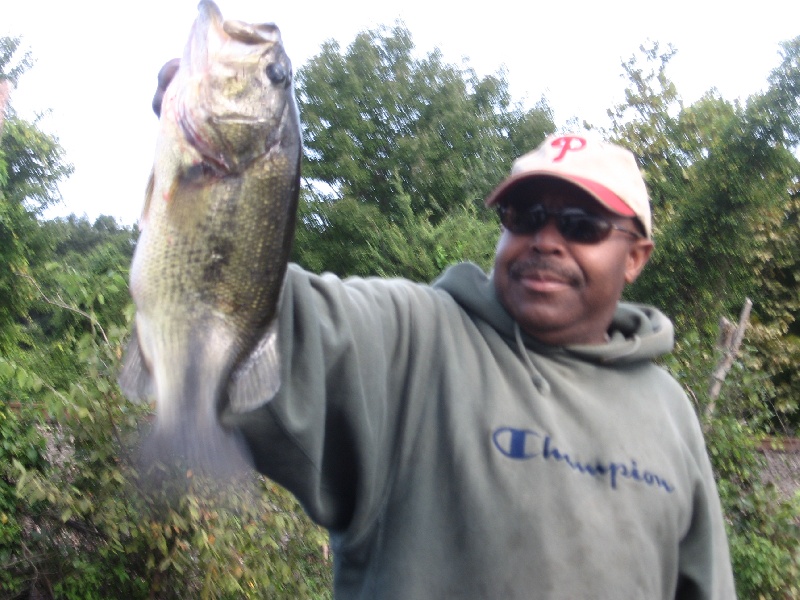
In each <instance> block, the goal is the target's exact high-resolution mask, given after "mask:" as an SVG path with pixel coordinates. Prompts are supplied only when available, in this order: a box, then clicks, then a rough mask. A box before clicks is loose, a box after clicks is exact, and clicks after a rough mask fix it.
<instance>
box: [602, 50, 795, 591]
mask: <svg viewBox="0 0 800 600" xmlns="http://www.w3.org/2000/svg"><path fill="white" fill-rule="evenodd" d="M798 42H800V38H798V39H796V40H794V41H792V42H788V43H786V44H784V46H783V48H784V60H783V62H782V64H781V65H780V66H779V67H778V68H777V69H776V70H775V71H774V72H773V73H772V75H771V76H770V79H769V82H770V87H769V89H768V90H767V91H766V92H764V93H760V94H756V95H754V96H752V97H751V98H749V99H748V100H747V102H746V103H744V104H741V103H739V102H733V103H731V102H728V101H726V100H724V99H722V98H721V97H719V95H718V94H717V93H716V92H714V91H713V90H712V91H710V92H708V93H707V94H706V95H705V96H704V97H703V98H701V99H700V100H699V101H697V102H696V103H694V104H693V105H691V106H688V107H687V106H684V105H683V103H682V102H681V100H680V97H679V96H678V93H677V90H676V88H675V86H674V85H673V84H672V83H671V82H670V81H669V79H668V78H667V76H666V67H667V64H668V62H669V60H670V58H671V57H672V56H673V55H674V50H673V49H672V48H670V49H669V50H668V51H666V52H664V53H662V52H660V51H659V48H658V46H657V45H653V46H651V47H649V48H642V58H643V59H644V62H645V64H644V65H642V64H641V60H640V58H638V57H634V58H633V59H631V61H629V62H627V63H625V64H624V65H623V68H624V69H625V72H626V73H627V75H628V79H629V82H630V87H629V88H628V90H627V91H626V103H625V104H623V105H621V106H618V107H616V109H615V110H614V111H610V114H611V116H612V117H613V119H614V121H613V127H612V133H613V136H614V137H615V138H616V139H617V140H618V141H619V142H620V143H622V144H624V145H628V146H629V147H630V148H631V149H632V150H633V151H634V152H635V153H636V154H637V155H638V156H639V157H640V160H641V165H642V168H643V170H644V172H645V177H646V179H647V181H648V184H649V188H650V191H651V194H652V199H653V212H654V221H655V224H656V229H655V241H656V253H655V254H654V256H653V260H652V261H651V262H652V264H651V265H649V266H648V268H647V269H646V270H645V272H644V273H643V275H642V277H641V278H640V280H639V281H638V282H637V284H636V286H635V287H634V288H633V289H632V290H631V292H630V294H631V297H632V298H634V299H637V300H641V301H644V302H648V303H652V304H655V305H657V306H664V307H669V309H670V312H671V316H673V317H674V318H675V321H676V325H677V331H678V332H679V343H678V346H677V349H676V352H675V354H674V356H673V357H671V358H670V359H669V360H668V361H667V364H668V366H669V367H670V369H671V371H672V372H673V374H675V375H676V377H677V378H678V379H679V380H680V381H681V382H682V383H683V384H684V386H685V387H686V388H687V389H688V390H689V392H690V395H691V397H692V398H693V399H694V400H695V402H696V406H697V409H698V411H699V412H700V414H701V415H703V416H704V420H705V422H704V425H705V428H706V430H707V442H708V446H709V450H710V452H711V457H712V461H713V463H714V466H715V469H716V472H717V476H718V479H719V489H720V494H721V497H722V501H723V505H724V509H725V513H726V517H727V521H728V524H729V534H730V541H731V551H732V558H733V562H734V566H735V572H736V577H737V586H738V589H739V593H740V594H741V595H742V597H759V598H776V599H777V598H784V597H787V594H788V595H789V596H791V597H794V595H796V594H798V593H800V536H798V528H797V521H796V520H797V518H798V514H800V507H799V506H798V504H797V502H796V501H795V502H793V501H787V500H785V499H783V498H781V497H780V496H779V495H778V494H777V492H776V490H775V489H773V488H772V487H770V486H766V485H764V484H763V482H762V480H761V473H762V464H761V457H760V455H759V454H758V453H757V451H756V443H757V440H758V439H759V436H761V435H763V434H764V433H765V432H766V431H770V430H771V427H773V426H774V425H775V423H776V417H777V416H779V414H778V413H776V410H775V408H776V407H778V408H780V409H781V410H784V411H791V410H796V409H797V406H798V401H800V397H799V396H798V395H797V390H796V388H795V390H794V391H793V390H791V389H790V388H791V387H792V386H793V385H795V384H796V373H797V357H798V352H797V338H796V337H794V336H793V332H794V331H796V327H797V318H798V316H800V315H799V314H798V311H797V298H798V283H799V282H800V271H798V269H797V267H798V263H797V259H796V257H795V254H796V248H797V243H798V220H797V217H798V212H797V206H798V205H797V183H798V179H797V173H799V172H800V164H799V163H798V161H797V159H796V157H795V155H794V153H793V152H794V151H795V150H796V148H797V143H798V139H799V138H798V132H797V124H798V123H800V119H798V116H800V111H798V95H797V92H798V90H800V85H798V83H799V82H800V60H799V58H800V54H798V49H800V45H799V44H798ZM790 248H794V250H789V249H790ZM745 296H750V297H751V298H753V300H754V302H755V304H754V309H753V321H754V327H753V328H752V329H751V336H750V340H749V342H750V346H749V347H748V348H747V349H746V352H745V354H744V356H743V357H742V359H741V360H740V361H739V362H738V363H737V364H736V365H735V369H734V370H733V371H732V373H731V374H730V375H729V381H726V386H725V387H724V388H723V390H724V392H723V395H722V397H721V398H720V399H719V400H718V401H717V402H715V403H714V405H713V407H714V408H713V410H712V405H711V404H710V402H711V399H710V398H709V397H708V393H707V390H708V384H709V376H710V374H711V372H712V369H713V367H714V364H715V361H716V360H717V359H718V356H717V355H716V353H715V351H714V348H713V340H714V339H715V337H716V323H717V320H718V319H719V317H720V316H721V315H726V314H729V313H733V314H736V313H738V308H739V307H740V306H741V304H742V303H743V302H744V298H745ZM779 388H780V390H781V391H780V392H779V391H778V390H779ZM779 393H783V394H786V395H785V396H783V397H782V398H779V397H778V394H779Z"/></svg>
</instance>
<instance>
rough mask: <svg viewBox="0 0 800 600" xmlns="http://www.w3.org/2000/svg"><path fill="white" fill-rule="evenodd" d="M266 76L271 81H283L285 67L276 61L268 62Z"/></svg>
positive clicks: (284, 79)
mask: <svg viewBox="0 0 800 600" xmlns="http://www.w3.org/2000/svg"><path fill="white" fill-rule="evenodd" d="M266 72H267V77H269V80H270V81H271V82H272V83H276V84H277V83H283V82H284V81H286V78H287V73H286V69H285V68H284V67H283V66H282V65H280V64H278V63H270V64H268V65H267V69H266Z"/></svg>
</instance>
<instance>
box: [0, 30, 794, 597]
mask: <svg viewBox="0 0 800 600" xmlns="http://www.w3.org/2000/svg"><path fill="white" fill-rule="evenodd" d="M18 47H19V41H18V40H15V39H10V38H0V79H7V80H9V81H12V82H15V81H16V80H17V79H18V78H19V77H20V76H21V75H23V73H24V71H25V69H27V68H28V67H29V65H30V57H29V56H28V55H24V56H23V57H22V58H16V57H17V56H18ZM674 53H675V50H674V49H673V48H671V47H668V48H667V49H666V50H662V49H660V48H659V46H658V45H651V46H649V47H643V48H642V51H641V53H640V55H638V56H634V57H633V58H631V60H630V61H628V62H626V63H625V64H624V65H623V70H624V72H625V74H626V75H627V78H628V89H627V90H626V96H625V102H624V103H623V104H621V105H620V106H617V107H614V109H613V110H612V111H610V114H611V116H612V119H613V121H612V127H611V129H610V131H609V132H607V133H608V136H609V137H611V138H613V139H615V140H617V141H618V142H620V143H622V144H623V145H626V146H628V147H629V148H631V149H632V150H633V151H634V152H635V153H636V154H637V155H638V156H639V158H640V160H641V165H642V168H643V170H644V172H645V176H646V179H647V183H648V187H649V189H650V192H651V197H652V201H653V211H654V223H655V227H656V229H655V241H656V246H657V250H656V253H655V255H654V257H653V259H652V263H651V264H650V265H649V266H648V268H647V269H646V270H645V271H644V273H643V275H642V276H641V277H640V279H639V281H638V282H637V284H636V286H635V287H634V288H633V289H631V290H630V292H629V296H630V298H631V299H635V300H640V301H644V302H647V303H650V304H654V305H656V306H661V307H665V308H667V309H668V310H669V312H670V315H671V316H672V317H674V319H675V321H676V324H677V331H678V343H677V348H676V352H675V353H674V354H673V355H672V356H671V357H669V358H667V359H666V360H665V365H666V366H667V367H668V368H669V369H670V371H671V372H672V373H673V374H674V375H675V376H676V378H677V379H678V380H679V381H680V382H681V383H682V384H683V385H684V386H685V388H686V389H687V390H688V392H689V395H690V397H691V398H692V399H693V401H694V402H695V404H696V407H697V410H698V412H699V413H700V414H701V415H702V416H703V424H704V427H705V428H706V431H707V442H708V447H709V452H710V454H711V457H712V461H713V463H714V467H715V469H716V472H717V475H718V480H719V489H720V494H721V497H722V500H723V504H724V509H725V516H726V522H727V524H728V531H729V536H730V541H731V549H732V558H733V561H734V566H735V573H736V578H737V587H738V590H739V595H740V597H742V598H745V597H747V598H750V597H752V598H765V599H772V598H775V599H778V598H785V597H787V595H788V596H793V595H794V596H797V595H800V566H798V565H800V562H799V561H800V535H798V522H800V507H798V503H797V501H796V500H794V501H793V500H791V499H786V498H784V497H782V496H780V495H779V494H778V493H777V491H776V490H775V489H774V487H772V486H770V485H767V484H764V482H763V481H762V479H761V473H762V463H761V460H760V454H759V453H758V452H757V447H758V442H759V440H760V438H761V436H763V435H764V434H767V433H776V431H777V432H780V431H786V430H787V429H788V430H789V432H792V431H793V430H794V428H796V427H797V424H798V423H800V416H798V414H797V410H798V405H799V404H800V382H798V375H797V374H798V368H797V365H798V364H800V265H798V258H797V248H798V247H800V194H799V193H798V192H800V189H799V188H800V183H799V182H798V173H800V165H798V161H797V154H796V152H797V147H798V144H800V104H799V103H800V38H797V39H795V40H791V41H789V42H786V43H785V44H783V46H782V62H781V64H780V65H779V66H778V67H777V68H776V69H775V70H774V71H773V73H772V74H770V76H769V79H768V87H767V89H766V91H764V92H762V93H759V94H756V95H754V96H752V97H751V98H749V99H748V100H747V101H746V102H729V101H727V100H725V99H723V98H721V97H720V96H719V95H718V94H717V93H716V92H714V91H713V90H712V91H710V92H708V93H707V94H706V95H705V96H704V97H703V98H701V99H700V100H699V101H697V102H695V103H693V104H692V105H690V106H685V105H684V104H683V102H682V100H681V98H680V96H679V94H678V90H677V88H676V86H675V85H674V84H673V83H672V82H671V81H670V80H669V78H668V77H667V68H668V65H669V61H670V59H671V58H672V56H673V55H674ZM543 83H544V82H543ZM297 91H298V98H299V101H300V104H301V110H302V121H303V127H304V137H305V144H306V148H305V152H306V155H305V157H304V164H303V169H304V189H303V194H302V198H301V205H300V219H299V221H300V223H299V227H298V231H297V236H296V243H295V249H294V257H295V259H296V260H298V261H299V262H301V263H302V264H303V265H304V266H306V267H307V268H309V269H311V270H313V271H324V270H331V271H334V272H337V273H339V274H342V275H349V274H357V275H381V276H403V277H408V278H411V279H414V280H418V281H429V280H431V279H433V278H435V277H436V276H437V275H438V274H439V273H440V272H441V270H442V269H443V268H445V267H446V266H447V265H448V264H450V263H452V262H456V261H459V260H473V261H475V262H477V263H478V264H480V265H482V266H484V267H488V266H489V265H490V264H491V261H492V256H493V252H494V244H495V241H496V237H497V233H498V226H497V224H496V221H495V220H494V218H493V216H492V215H491V214H490V213H489V212H488V211H486V210H485V209H484V208H483V198H484V197H485V196H486V195H487V193H488V192H489V191H490V190H491V188H492V187H493V186H494V185H496V184H497V183H498V182H499V181H500V180H501V179H502V178H503V177H504V176H505V174H506V173H507V172H508V168H509V166H510V163H511V161H512V160H513V158H515V157H516V156H518V155H520V154H522V153H523V152H525V151H527V150H529V149H531V148H533V147H534V146H536V145H537V144H538V143H539V142H540V141H541V139H543V138H544V136H545V135H546V134H548V133H550V132H552V131H554V130H555V124H554V123H553V121H552V115H551V111H550V110H549V108H548V106H547V104H546V103H545V102H544V101H541V102H540V103H539V104H537V105H536V106H535V107H534V108H533V109H530V110H525V109H523V108H522V106H521V105H520V104H517V103H514V102H512V99H511V97H510V95H509V92H508V85H507V82H506V80H505V76H504V74H503V73H502V72H501V73H498V74H496V75H492V76H488V77H478V76H477V75H476V74H475V73H474V71H472V70H471V69H470V68H469V67H468V66H466V64H465V65H462V66H456V65H451V64H447V63H445V62H444V61H443V59H442V56H441V54H440V53H439V52H438V51H433V52H430V53H428V54H426V55H424V56H421V57H418V56H417V54H416V53H415V51H414V46H413V43H412V39H411V35H410V33H409V32H408V31H407V30H406V29H405V28H404V27H402V26H400V25H397V26H395V27H393V28H383V29H378V30H374V31H366V32H363V33H361V34H359V35H358V36H357V37H356V39H355V40H354V41H353V43H352V44H351V45H350V46H348V47H347V48H346V49H345V50H342V49H341V48H340V47H339V46H338V45H337V44H335V43H333V42H328V43H326V44H325V45H323V47H322V48H321V50H320V53H319V54H318V55H317V56H316V57H314V58H313V59H312V60H311V61H309V63H308V64H306V65H304V66H303V67H301V68H300V69H299V73H298V90H297ZM63 160H64V156H63V151H62V150H61V148H60V147H59V146H58V141H57V139H56V138H55V137H53V136H49V135H47V134H45V133H43V132H41V131H40V130H39V128H38V124H37V123H36V122H34V123H28V122H25V121H23V120H20V119H18V118H17V117H16V115H15V114H14V112H13V110H9V111H8V118H7V119H6V121H5V127H4V128H3V131H2V138H0V597H3V598H6V597H7V598H16V597H33V596H37V595H38V597H55V598H82V599H83V598H109V597H118V598H122V597H124V598H145V597H157V598H177V597H215V598H240V597H254V598H255V597H258V598H261V597H292V598H324V597H329V596H330V560H329V558H328V556H327V546H326V545H325V544H326V535H325V533H324V532H323V531H322V530H320V529H319V528H317V527H315V526H313V525H312V524H311V523H310V522H309V521H308V520H307V518H306V517H304V516H302V513H301V511H300V509H299V507H298V506H297V504H296V502H295V501H294V500H293V499H292V498H291V497H290V496H289V495H288V494H287V493H286V492H285V491H283V490H281V489H279V488H277V487H276V486H274V485H273V484H271V483H269V482H268V481H266V480H264V479H261V478H258V477H252V478H245V479H243V480H241V481H239V482H237V485H235V486H233V485H228V486H227V490H226V493H220V490H219V484H218V483H215V482H212V481H208V480H204V479H203V478H201V477H197V476H195V475H193V474H191V473H190V472H186V471H178V472H176V473H173V475H174V477H172V479H167V480H165V481H166V482H168V483H165V484H164V485H165V487H152V486H150V487H148V486H144V485H142V479H141V478H140V473H139V471H140V466H139V464H138V463H137V462H136V460H135V457H134V456H132V455H131V449H132V448H135V447H136V444H137V443H138V440H139V439H141V438H142V436H143V435H145V434H146V432H147V429H148V427H149V419H150V409H149V407H146V406H138V405H133V404H130V403H128V402H127V401H126V400H125V399H124V398H122V396H121V395H120V392H119V390H118V388H117V385H116V381H115V379H116V373H117V370H118V365H119V359H120V356H121V355H122V348H123V345H124V343H125V339H126V336H127V332H128V331H129V327H130V319H131V316H132V307H131V304H130V300H129V296H128V292H127V283H126V282H127V268H128V264H129V263H130V257H131V252H132V248H133V244H134V241H135V239H136V236H137V233H138V232H137V231H136V229H135V228H128V227H121V226H119V225H118V224H117V223H116V222H115V221H114V220H113V219H112V218H110V217H100V218H99V219H97V220H96V221H95V222H93V223H91V222H89V221H88V220H86V219H79V218H76V217H69V218H67V219H57V220H53V221H42V220H41V211H42V209H43V208H44V207H46V206H48V205H50V204H52V203H53V202H56V201H57V200H58V191H57V183H58V181H59V179H60V178H62V177H63V176H65V175H66V174H68V173H69V171H70V167H69V166H68V165H66V164H65V163H64V162H63ZM745 296H749V297H751V298H752V299H753V300H754V309H753V326H752V328H751V329H750V333H749V335H748V339H747V344H748V345H747V348H746V352H745V353H744V354H743V356H742V357H741V358H740V360H738V361H737V362H736V363H735V365H734V368H733V369H732V371H731V373H730V374H729V376H728V379H727V380H726V382H725V386H724V387H723V395H722V397H721V398H720V399H719V401H718V402H717V403H716V404H715V406H716V408H715V409H714V410H713V411H712V409H711V406H710V403H709V398H708V394H707V391H706V390H707V389H708V383H709V381H708V377H709V374H710V373H711V371H712V368H713V365H714V363H715V361H716V359H717V358H718V357H717V356H716V354H715V350H714V346H713V339H714V337H715V336H716V325H715V324H716V321H717V319H718V317H719V316H720V315H723V314H731V313H736V312H738V308H739V306H740V305H741V303H742V302H743V300H744V297H745ZM776 426H782V427H784V428H786V429H782V430H781V429H776ZM176 492H178V493H177V494H176Z"/></svg>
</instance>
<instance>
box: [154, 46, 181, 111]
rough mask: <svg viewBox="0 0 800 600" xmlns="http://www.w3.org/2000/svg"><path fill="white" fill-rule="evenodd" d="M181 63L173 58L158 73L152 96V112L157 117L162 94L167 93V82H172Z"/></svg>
mask: <svg viewBox="0 0 800 600" xmlns="http://www.w3.org/2000/svg"><path fill="white" fill-rule="evenodd" d="M180 64H181V61H180V59H179V58H173V59H172V60H170V61H169V62H167V63H166V64H164V66H163V67H161V70H160V71H159V72H158V87H157V88H156V93H155V95H154V96H153V112H155V113H156V115H157V116H159V117H160V116H161V100H162V99H163V98H164V92H166V91H167V86H168V85H169V82H170V81H172V78H173V77H175V73H176V72H177V70H178V67H179V66H180Z"/></svg>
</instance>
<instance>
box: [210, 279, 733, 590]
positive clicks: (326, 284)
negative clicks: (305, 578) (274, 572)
mask: <svg viewBox="0 0 800 600" xmlns="http://www.w3.org/2000/svg"><path fill="white" fill-rule="evenodd" d="M278 330H279V335H278V351H279V355H280V358H281V387H280V390H279V392H278V393H277V395H275V397H274V398H273V399H272V400H270V401H268V402H267V400H268V398H264V403H263V404H261V405H260V406H258V407H256V408H252V402H249V405H248V407H247V408H246V409H245V408H243V406H244V405H245V402H244V401H241V400H240V399H238V398H237V397H236V393H235V392H234V393H233V394H232V397H231V404H230V406H229V407H228V409H227V410H226V412H225V414H224V415H223V419H224V420H225V421H226V422H227V423H229V424H232V425H235V426H237V427H239V428H240V429H241V430H242V432H243V433H244V435H245V438H246V439H247V441H248V443H249V445H250V447H251V449H252V451H253V454H254V457H255V461H256V466H257V468H258V469H259V470H260V471H262V472H263V473H265V474H266V475H268V476H269V477H271V478H273V479H274V480H276V481H277V482H278V483H281V484H282V485H284V486H286V487H287V488H288V489H289V490H291V491H292V492H293V493H294V494H295V495H296V496H297V497H298V499H299V500H300V502H301V503H302V504H303V506H304V507H305V509H306V510H307V511H308V513H309V515H310V516H311V517H312V518H313V519H314V520H315V521H317V522H318V523H320V524H322V525H323V526H325V527H327V528H328V529H329V530H330V533H331V543H332V547H333V550H334V576H335V596H336V598H339V599H351V598H361V599H368V598H369V599H372V598H381V599H383V598H385V599H390V598H391V599H401V598H402V599H425V598H436V599H442V598H492V599H494V598H502V599H509V600H510V599H523V598H524V599H526V600H531V599H533V600H539V599H541V600H545V599H546V600H576V599H593V600H600V599H608V600H624V599H637V600H638V599H643V600H644V599H646V600H655V599H664V600H667V599H673V598H686V599H689V598H692V599H695V598H697V599H716V600H723V599H724V600H728V599H731V598H734V597H735V592H734V589H733V577H732V573H731V566H730V560H729V556H728V547H727V540H726V537H725V530H724V525H723V520H722V514H721V510H720V505H719V500H718V497H717V491H716V486H715V483H714V479H713V474H712V471H711V467H710V464H709V461H708V457H707V454H706V450H705V446H704V442H703V438H702V434H701V430H700V427H699V424H698V421H697V418H696V416H695V414H694V411H693V409H692V406H691V404H690V403H689V401H688V399H687V398H686V396H685V394H684V393H683V391H682V390H681V388H680V386H679V385H678V384H677V383H676V382H675V381H674V380H673V379H672V378H671V377H670V376H669V375H668V374H667V373H666V372H664V371H663V370H662V369H660V368H659V367H657V366H655V365H654V364H653V363H652V362H651V359H653V358H654V357H656V356H659V355H661V354H664V353H666V352H669V351H670V350H671V348H672V344H673V334H672V325H671V324H670V322H669V320H668V319H667V318H666V317H664V316H663V315H662V314H661V313H660V312H658V311H657V310H655V309H653V308H647V307H643V306H635V305H629V304H621V305H620V306H619V308H618V310H617V313H616V315H615V318H614V323H613V325H612V328H611V330H610V331H609V342H608V343H607V344H604V345H599V346H573V347H552V346H546V345H543V344H541V343H538V342H537V341H536V340H534V339H531V338H529V337H527V336H526V335H525V334H524V333H523V332H522V331H521V330H520V328H519V327H518V326H517V325H516V323H515V322H514V321H513V319H512V318H511V317H510V316H509V314H508V313H507V312H506V311H505V310H504V309H503V307H502V306H501V305H500V304H499V302H498V301H497V298H496V297H495V293H494V287H493V285H492V282H491V280H490V278H489V277H487V276H486V274H484V273H483V272H482V271H481V270H480V269H479V268H478V267H476V266H474V265H471V264H461V265H456V266H454V267H452V268H450V269H448V270H447V271H446V272H445V273H444V275H443V276H442V277H441V278H440V279H439V280H438V281H437V282H435V283H434V284H433V285H432V286H425V285H418V284H414V283H411V282H408V281H404V280H381V279H367V280H365V279H350V280H346V281H341V280H340V279H338V278H336V277H334V276H330V275H326V276H322V277H320V276H315V275H312V274H309V273H306V272H304V271H302V270H300V269H299V268H297V267H294V266H292V267H290V269H289V273H288V275H287V281H286V286H285V289H284V294H283V298H282V302H281V309H280V314H279V322H278ZM256 362H257V361H256ZM248 369H252V370H257V368H253V367H252V366H250V367H248ZM247 377H248V375H247V373H245V374H244V375H243V379H245V380H246V379H247Z"/></svg>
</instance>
